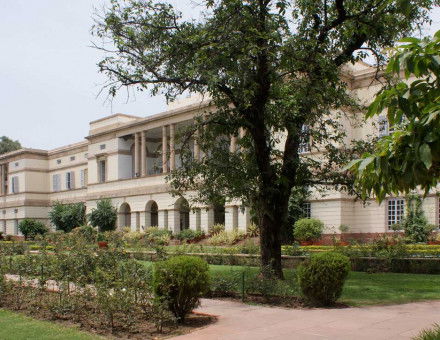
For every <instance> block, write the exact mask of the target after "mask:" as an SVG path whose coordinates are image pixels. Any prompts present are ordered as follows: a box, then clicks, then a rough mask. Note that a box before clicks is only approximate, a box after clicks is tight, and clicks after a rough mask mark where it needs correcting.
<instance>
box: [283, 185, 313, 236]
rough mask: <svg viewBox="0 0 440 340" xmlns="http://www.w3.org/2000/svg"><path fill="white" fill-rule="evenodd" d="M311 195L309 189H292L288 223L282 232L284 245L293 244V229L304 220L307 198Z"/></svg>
mask: <svg viewBox="0 0 440 340" xmlns="http://www.w3.org/2000/svg"><path fill="white" fill-rule="evenodd" d="M309 195H310V191H309V189H308V188H307V187H295V188H292V192H291V193H290V197H289V214H288V217H287V223H286V225H285V227H284V228H283V229H282V230H281V233H282V237H281V239H282V241H283V244H289V243H292V242H293V234H292V227H293V226H294V225H295V222H296V221H298V220H299V219H301V218H304V217H306V216H304V210H303V208H304V203H305V202H306V199H307V197H308V196H309Z"/></svg>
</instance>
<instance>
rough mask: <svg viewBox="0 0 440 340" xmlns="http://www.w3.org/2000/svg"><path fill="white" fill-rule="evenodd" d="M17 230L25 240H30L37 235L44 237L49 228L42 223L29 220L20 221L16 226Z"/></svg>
mask: <svg viewBox="0 0 440 340" xmlns="http://www.w3.org/2000/svg"><path fill="white" fill-rule="evenodd" d="M18 229H19V230H20V232H21V233H22V234H23V236H24V238H25V239H26V240H28V239H32V238H34V237H35V236H37V235H44V234H46V233H47V232H48V231H49V228H47V226H46V225H45V224H44V223H43V222H41V221H37V220H33V219H30V218H25V219H24V220H21V221H20V223H19V224H18Z"/></svg>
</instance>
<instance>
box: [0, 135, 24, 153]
mask: <svg viewBox="0 0 440 340" xmlns="http://www.w3.org/2000/svg"><path fill="white" fill-rule="evenodd" d="M19 149H21V144H20V142H19V141H18V140H15V141H14V140H12V139H10V138H8V137H6V136H2V137H0V155H1V154H3V153H7V152H11V151H15V150H19Z"/></svg>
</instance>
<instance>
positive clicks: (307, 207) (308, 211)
mask: <svg viewBox="0 0 440 340" xmlns="http://www.w3.org/2000/svg"><path fill="white" fill-rule="evenodd" d="M302 213H303V217H304V218H311V217H312V204H311V203H310V202H304V203H303V206H302Z"/></svg>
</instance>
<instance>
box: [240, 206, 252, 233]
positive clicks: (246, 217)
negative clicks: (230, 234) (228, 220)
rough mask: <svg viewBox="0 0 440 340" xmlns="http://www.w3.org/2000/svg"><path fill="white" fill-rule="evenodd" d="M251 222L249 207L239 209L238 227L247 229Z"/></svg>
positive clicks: (243, 229)
mask: <svg viewBox="0 0 440 340" xmlns="http://www.w3.org/2000/svg"><path fill="white" fill-rule="evenodd" d="M250 224H251V216H250V214H249V208H247V207H246V208H244V210H242V208H240V209H238V229H239V230H242V231H246V230H247V227H248V226H249V225H250Z"/></svg>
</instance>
